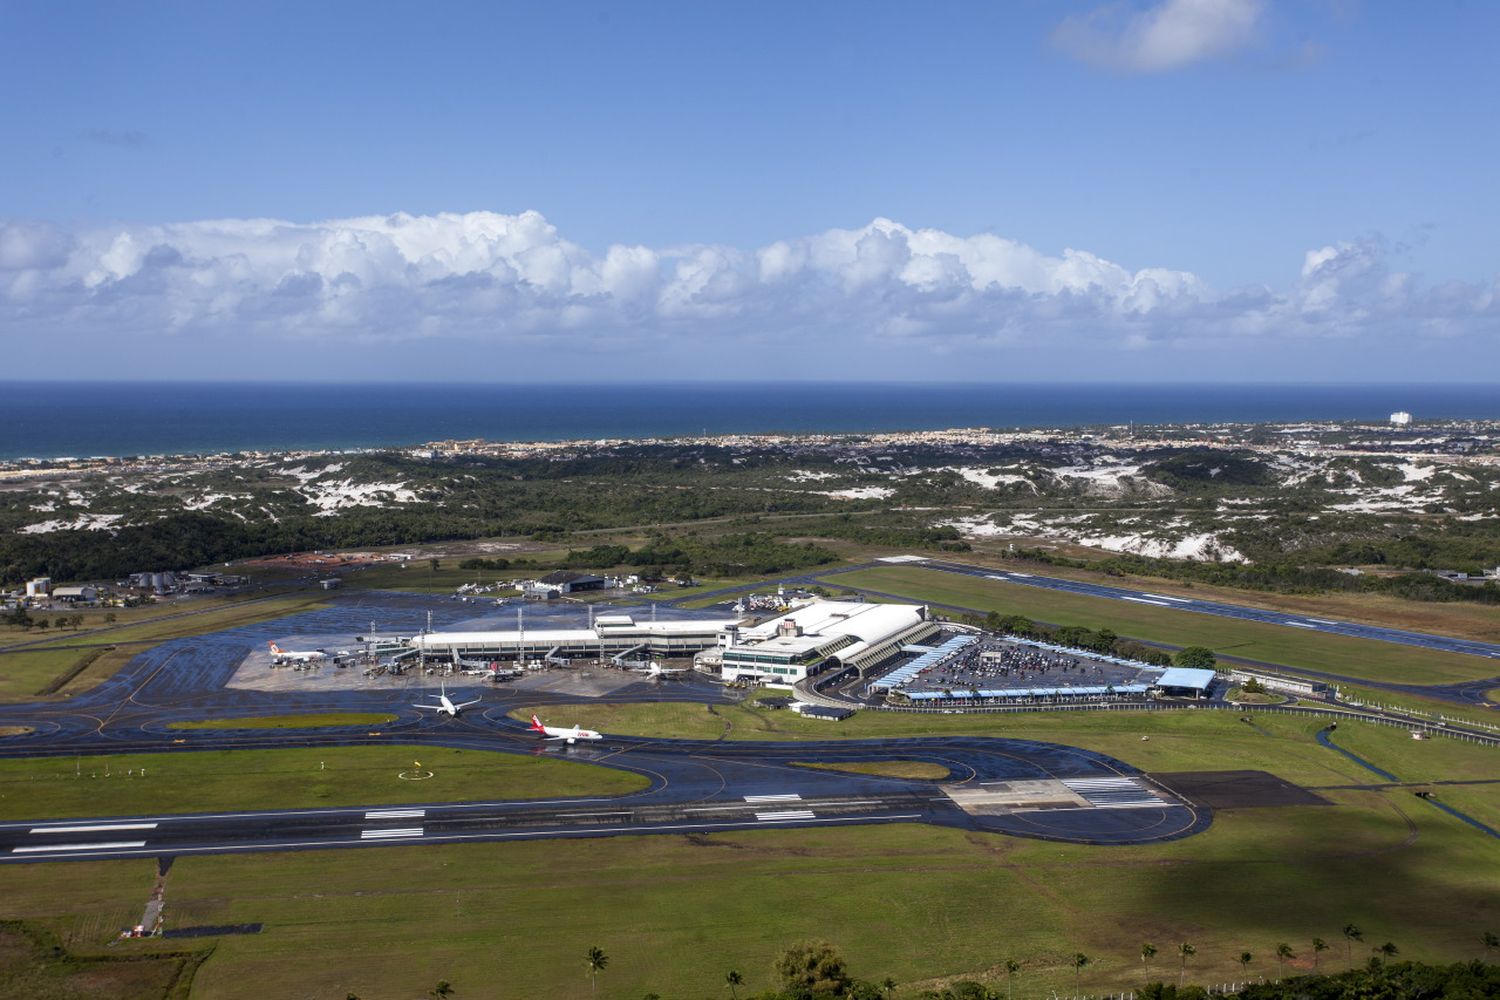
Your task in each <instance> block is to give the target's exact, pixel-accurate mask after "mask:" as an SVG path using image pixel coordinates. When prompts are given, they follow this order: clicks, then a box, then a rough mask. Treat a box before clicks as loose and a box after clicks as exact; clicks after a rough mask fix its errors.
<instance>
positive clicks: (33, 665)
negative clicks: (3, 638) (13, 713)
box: [0, 646, 96, 702]
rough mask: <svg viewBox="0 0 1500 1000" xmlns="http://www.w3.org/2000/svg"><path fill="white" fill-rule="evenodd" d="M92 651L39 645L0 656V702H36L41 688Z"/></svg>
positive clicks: (92, 650)
mask: <svg viewBox="0 0 1500 1000" xmlns="http://www.w3.org/2000/svg"><path fill="white" fill-rule="evenodd" d="M95 652H96V650H94V649H87V648H82V649H52V648H49V647H45V646H41V647H34V648H31V649H20V650H16V651H14V652H10V653H0V702H17V701H35V700H37V698H38V697H40V693H41V691H42V690H43V689H44V688H46V687H47V686H48V685H49V684H51V683H52V682H53V681H54V680H56V679H57V678H59V677H61V676H62V675H64V674H66V673H67V672H68V671H70V670H72V669H74V668H75V667H76V666H78V664H79V663H81V662H83V659H84V657H87V656H89V655H91V654H95Z"/></svg>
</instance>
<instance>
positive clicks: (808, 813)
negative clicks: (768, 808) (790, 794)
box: [755, 809, 814, 823]
mask: <svg viewBox="0 0 1500 1000" xmlns="http://www.w3.org/2000/svg"><path fill="white" fill-rule="evenodd" d="M755 818H756V819H758V820H760V821H761V822H762V823H776V822H785V821H786V820H789V819H813V818H814V816H813V811H812V810H811V809H787V810H783V811H781V812H765V813H756V814H755Z"/></svg>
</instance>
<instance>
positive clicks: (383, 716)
mask: <svg viewBox="0 0 1500 1000" xmlns="http://www.w3.org/2000/svg"><path fill="white" fill-rule="evenodd" d="M398 718H399V716H395V715H391V714H390V713H388V712H321V713H311V714H308V715H250V716H243V717H240V718H227V719H225V718H220V719H193V720H191V721H186V722H171V723H168V724H167V728H168V729H316V728H318V727H320V726H386V725H390V724H391V723H392V722H395V721H396V720H397V719H398Z"/></svg>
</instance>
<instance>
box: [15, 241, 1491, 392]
mask: <svg viewBox="0 0 1500 1000" xmlns="http://www.w3.org/2000/svg"><path fill="white" fill-rule="evenodd" d="M1497 318H1500V307H1497V304H1496V285H1495V284H1494V283H1493V282H1492V283H1488V284H1483V283H1481V284H1471V283H1463V282H1449V283H1445V284H1441V285H1438V286H1436V287H1431V288H1429V287H1425V286H1424V285H1423V283H1421V282H1420V281H1418V280H1417V278H1416V277H1415V276H1414V275H1411V274H1407V273H1404V272H1401V271H1398V270H1395V269H1393V268H1392V267H1391V266H1390V263H1389V253H1388V251H1387V249H1386V247H1385V246H1384V244H1383V243H1381V242H1380V241H1378V240H1366V241H1358V242H1350V243H1337V244H1331V245H1329V246H1324V247H1320V248H1316V249H1313V250H1311V251H1309V252H1308V253H1307V254H1306V257H1305V259H1304V261H1303V263H1302V269H1301V274H1300V276H1299V278H1298V279H1297V280H1296V282H1295V283H1294V284H1293V285H1292V286H1291V287H1289V288H1286V289H1282V290H1272V289H1269V288H1265V287H1250V288H1236V289H1228V290H1222V291H1221V290H1216V289H1214V288H1211V287H1209V286H1208V285H1207V283H1205V282H1204V281H1202V280H1201V279H1200V278H1198V277H1197V276H1196V275H1194V274H1192V273H1190V272H1185V271H1180V270H1172V269H1167V268H1159V267H1145V268H1139V269H1131V268H1128V267H1125V266H1123V265H1121V264H1118V263H1116V262H1113V261H1110V260H1106V259H1104V258H1103V257H1100V256H1098V255H1096V254H1093V253H1089V252H1088V251H1085V250H1077V249H1068V250H1064V251H1062V252H1061V253H1060V254H1048V253H1044V252H1042V251H1040V250H1037V249H1036V248H1034V247H1030V246H1027V245H1025V244H1023V243H1018V242H1016V241H1013V240H1009V239H1006V238H1004V237H1002V236H999V235H995V234H990V233H980V234H977V235H970V236H960V235H955V234H953V233H948V232H943V231H941V230H936V229H912V228H909V227H907V226H904V225H901V224H900V223H897V222H894V221H891V220H889V219H875V220H874V221H872V222H871V223H869V224H868V225H866V226H862V227H860V228H857V229H831V230H827V231H825V232H822V233H817V234H814V235H809V236H801V237H796V238H791V239H786V240H779V241H776V242H773V243H771V244H769V245H766V246H763V247H760V248H757V249H753V250H746V249H741V248H736V247H729V246H720V245H707V244H704V245H689V246H674V247H661V248H653V247H647V246H639V245H616V246H611V247H609V248H608V249H607V250H605V251H604V252H603V253H593V252H590V251H588V250H586V249H584V248H583V247H581V246H579V245H578V244H576V243H573V242H571V241H569V240H567V239H566V238H564V237H563V236H562V235H561V234H560V233H559V232H558V231H557V229H556V228H555V227H554V226H552V225H551V224H550V223H549V222H548V221H547V220H546V219H545V218H543V217H542V216H541V215H540V214H538V213H536V212H523V213H521V214H519V215H502V214H497V213H493V212H471V213H467V214H441V215H430V216H413V215H406V214H396V215H387V216H370V217H361V218H350V219H335V220H328V221H324V222H318V223H293V222H284V221H278V220H272V219H220V220H210V221H200V222H187V223H174V224H163V225H126V226H112V227H102V228H92V229H88V228H85V229H79V230H76V231H69V230H66V229H64V228H62V227H59V226H56V225H49V224H43V223H27V222H11V223H3V224H0V334H3V335H5V336H7V337H9V338H14V339H15V340H16V342H20V341H21V340H22V339H34V338H35V337H37V336H38V335H40V334H47V333H56V334H62V335H68V336H73V337H90V336H92V337H101V338H102V337H109V338H114V339H115V340H116V341H117V342H118V341H119V340H120V339H122V338H133V340H132V342H134V341H142V342H144V341H149V340H153V339H158V338H160V337H161V336H163V335H167V336H177V337H194V336H197V337H213V336H221V337H231V338H239V339H246V338H249V339H252V340H253V339H254V338H260V339H261V340H264V341H267V342H286V341H294V342H301V343H308V342H315V343H319V344H324V345H338V344H369V343H381V342H385V343H396V342H405V341H417V340H427V341H431V340H432V339H434V338H441V339H445V340H448V341H454V342H473V343H476V344H488V345H493V346H499V347H504V346H506V345H514V344H539V343H545V344H549V345H556V346H558V347H560V348H562V349H563V350H564V351H570V350H573V351H580V352H586V351H587V350H589V349H590V348H591V347H610V348H618V349H631V348H632V347H637V348H638V347H641V345H651V346H652V347H654V348H663V349H680V348H683V347H687V348H694V349H711V348H713V346H714V345H715V344H716V343H717V344H718V345H719V350H720V351H729V350H732V349H739V348H741V347H748V348H751V349H753V348H754V347H756V346H763V347H791V348H808V347H817V346H820V345H822V346H830V347H831V345H835V344H837V345H840V346H841V347H844V348H847V347H848V346H849V345H856V346H857V347H859V348H860V349H865V348H871V349H879V348H882V347H891V346H896V345H899V346H901V347H904V348H909V349H915V350H919V351H926V352H928V353H929V354H943V353H946V352H951V351H953V350H955V349H957V348H959V347H969V346H976V345H979V346H983V345H991V346H1005V347H1008V348H1009V347H1026V346H1028V345H1029V346H1035V347H1039V348H1044V349H1046V350H1048V351H1050V352H1053V354H1054V355H1055V356H1068V355H1069V352H1075V351H1077V352H1082V351H1094V350H1098V349H1100V348H1103V349H1112V350H1119V351H1132V352H1139V351H1142V350H1151V349H1153V348H1155V347H1159V346H1163V345H1166V346H1173V345H1184V344H1193V343H1198V342H1214V341H1225V340H1239V341H1241V342H1244V341H1246V340H1247V339H1254V338H1259V339H1262V340H1270V339H1274V338H1324V339H1327V338H1347V337H1358V336H1397V337H1405V336H1407V335H1409V334H1412V333H1416V334H1422V333H1428V334H1433V335H1439V336H1446V337H1451V336H1463V335H1466V334H1475V335H1482V336H1488V337H1489V338H1490V339H1493V331H1494V328H1495V325H1496V319H1497ZM579 356H580V357H587V355H586V354H580V355H579ZM869 356H872V357H873V356H875V354H874V353H871V354H870V355H869ZM891 374H899V372H892V373H891Z"/></svg>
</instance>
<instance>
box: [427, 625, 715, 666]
mask: <svg viewBox="0 0 1500 1000" xmlns="http://www.w3.org/2000/svg"><path fill="white" fill-rule="evenodd" d="M737 624H738V622H737V620H735V619H732V618H727V619H725V618H720V619H707V620H705V619H677V620H673V621H645V622H638V621H636V620H635V619H634V618H633V617H632V616H630V615H628V614H610V615H600V616H599V617H598V618H596V619H595V620H594V625H593V627H592V628H535V629H530V628H528V629H524V630H523V629H505V630H501V631H494V632H425V633H423V634H421V635H416V636H412V637H411V638H410V639H408V640H406V648H407V652H408V653H413V652H415V653H420V654H422V655H424V656H428V657H434V658H439V659H448V658H450V657H452V656H453V655H454V654H457V655H458V656H460V657H463V658H464V659H496V660H527V659H547V658H551V659H573V658H584V657H598V658H603V657H606V656H608V657H620V658H623V657H625V656H633V655H640V656H642V657H646V656H691V655H692V654H694V653H697V652H700V651H702V650H704V649H708V648H710V647H712V646H715V645H717V644H718V643H719V641H720V636H721V635H723V634H724V632H725V631H726V629H731V628H733V627H734V626H735V625H737Z"/></svg>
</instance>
